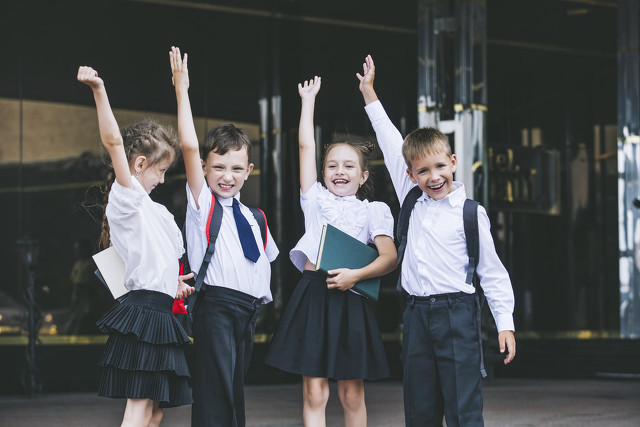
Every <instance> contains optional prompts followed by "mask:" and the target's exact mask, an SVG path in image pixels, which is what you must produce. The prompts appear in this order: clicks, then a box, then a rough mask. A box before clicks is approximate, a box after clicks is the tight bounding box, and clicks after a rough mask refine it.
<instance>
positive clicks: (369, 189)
mask: <svg viewBox="0 0 640 427" xmlns="http://www.w3.org/2000/svg"><path fill="white" fill-rule="evenodd" d="M339 145H346V146H348V147H351V148H352V149H353V150H354V151H355V152H356V154H358V159H359V161H360V169H362V172H363V173H364V172H365V171H368V170H369V155H370V154H371V153H372V152H373V150H374V148H375V146H374V145H373V143H371V142H369V141H343V142H334V143H331V144H329V145H327V147H326V148H325V150H324V158H323V159H322V171H324V169H325V167H326V164H327V156H328V155H329V152H330V151H331V150H332V149H334V148H335V147H337V146H339ZM356 197H357V198H358V199H360V200H364V199H369V198H371V197H373V180H372V179H371V173H369V177H368V178H367V180H366V181H365V182H364V183H363V184H362V185H361V186H360V188H358V191H357V192H356Z"/></svg>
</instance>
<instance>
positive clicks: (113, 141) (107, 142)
mask: <svg viewBox="0 0 640 427" xmlns="http://www.w3.org/2000/svg"><path fill="white" fill-rule="evenodd" d="M102 145H104V146H105V148H107V149H109V148H112V147H117V146H119V145H122V135H120V133H110V134H107V135H103V137H102Z"/></svg>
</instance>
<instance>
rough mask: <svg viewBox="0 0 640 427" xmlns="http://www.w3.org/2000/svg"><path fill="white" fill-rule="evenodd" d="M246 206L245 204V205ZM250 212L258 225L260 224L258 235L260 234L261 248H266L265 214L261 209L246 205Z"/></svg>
mask: <svg viewBox="0 0 640 427" xmlns="http://www.w3.org/2000/svg"><path fill="white" fill-rule="evenodd" d="M245 206H247V205H245ZM247 207H248V208H249V209H250V210H251V213H252V214H253V216H254V218H255V219H256V221H258V225H259V226H260V235H261V236H262V243H263V249H266V248H267V236H268V234H267V216H266V215H265V214H264V212H263V211H262V209H260V208H254V207H253V206H247Z"/></svg>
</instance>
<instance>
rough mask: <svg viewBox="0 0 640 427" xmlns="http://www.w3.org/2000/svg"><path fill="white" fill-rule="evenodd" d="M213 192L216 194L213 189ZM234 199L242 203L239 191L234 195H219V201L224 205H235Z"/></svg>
mask: <svg viewBox="0 0 640 427" xmlns="http://www.w3.org/2000/svg"><path fill="white" fill-rule="evenodd" d="M209 191H211V187H209ZM211 194H214V193H213V191H211ZM233 199H236V200H237V201H238V203H240V192H239V191H238V192H237V193H236V194H235V196H233V197H220V196H218V202H219V203H220V204H221V205H222V206H231V205H233Z"/></svg>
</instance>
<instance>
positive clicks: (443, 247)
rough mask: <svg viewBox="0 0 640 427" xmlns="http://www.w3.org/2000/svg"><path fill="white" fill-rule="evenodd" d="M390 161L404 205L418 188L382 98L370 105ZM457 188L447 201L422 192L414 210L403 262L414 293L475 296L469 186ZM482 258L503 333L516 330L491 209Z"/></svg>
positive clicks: (405, 282) (482, 218)
mask: <svg viewBox="0 0 640 427" xmlns="http://www.w3.org/2000/svg"><path fill="white" fill-rule="evenodd" d="M365 110H366V112H367V114H368V115H369V119H370V120H371V124H372V125H373V129H374V130H375V132H376V137H377V139H378V144H380V148H381V149H382V153H383V155H384V161H385V165H386V166H387V169H388V170H389V175H391V180H392V181H393V186H394V188H395V190H396V194H397V196H398V199H399V200H400V203H402V201H403V200H404V198H405V196H406V195H407V193H408V192H409V190H410V189H411V188H412V187H414V186H415V184H413V183H412V182H411V180H410V179H409V176H408V175H407V172H406V170H407V164H406V163H405V161H404V157H403V156H402V142H403V138H402V136H401V135H400V132H398V130H397V129H396V127H395V126H394V125H393V123H391V120H389V117H388V116H387V113H386V112H385V111H384V108H383V107H382V104H381V103H380V101H376V102H372V103H371V104H369V105H367V106H366V107H365ZM452 190H453V191H452V192H451V193H449V194H448V195H447V196H446V197H445V198H443V199H442V200H434V199H432V198H430V197H428V196H427V195H426V194H424V193H423V194H422V195H421V196H420V197H419V198H418V200H417V202H416V204H415V206H414V208H413V211H412V213H411V217H410V219H409V230H408V234H407V248H406V250H405V254H404V260H403V262H402V287H403V288H404V289H405V290H406V291H407V292H408V293H409V294H411V295H416V296H429V295H436V294H443V293H450V292H460V291H462V292H465V293H468V294H473V293H474V292H475V289H474V287H473V285H469V284H467V283H465V279H466V269H467V265H468V264H469V257H468V255H467V246H466V238H465V233H464V223H463V219H462V207H463V204H464V201H465V200H466V198H467V196H466V194H465V191H464V185H463V184H462V183H459V182H455V181H454V182H453V185H452ZM478 231H479V234H480V259H479V262H478V268H477V273H478V277H479V278H480V282H481V285H482V289H483V290H484V293H485V296H486V297H487V302H488V303H489V308H490V309H491V312H492V314H493V318H494V319H495V321H496V325H497V327H498V331H504V330H511V331H513V330H515V329H514V324H513V307H514V297H513V289H512V287H511V280H510V279H509V274H508V273H507V270H506V269H505V268H504V265H502V262H501V261H500V258H499V257H498V255H497V253H496V250H495V247H494V244H493V237H492V236H491V225H490V222H489V217H488V216H487V212H486V211H485V209H484V208H483V207H482V206H480V207H479V208H478Z"/></svg>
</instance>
